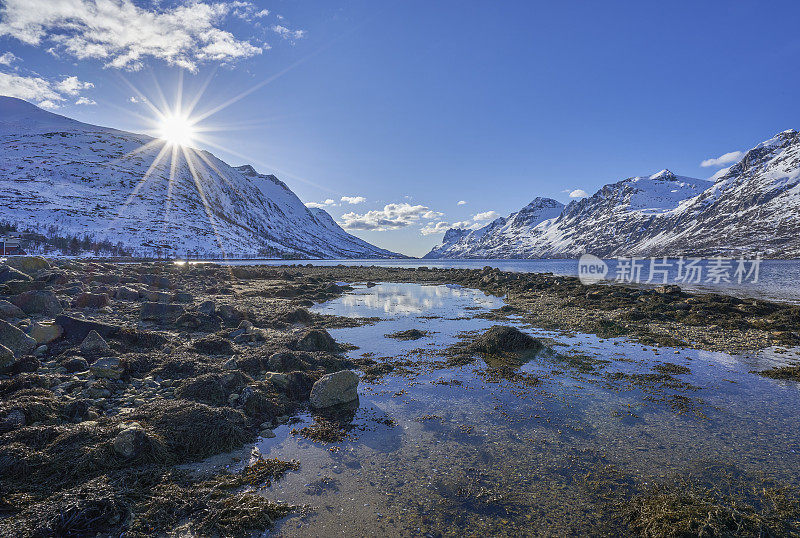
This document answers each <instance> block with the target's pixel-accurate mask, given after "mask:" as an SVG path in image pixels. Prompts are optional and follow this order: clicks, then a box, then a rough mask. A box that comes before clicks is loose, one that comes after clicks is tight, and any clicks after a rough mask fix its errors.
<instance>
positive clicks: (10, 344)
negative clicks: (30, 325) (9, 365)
mask: <svg viewBox="0 0 800 538" xmlns="http://www.w3.org/2000/svg"><path fill="white" fill-rule="evenodd" d="M0 344H2V345H3V346H5V347H7V348H8V349H10V350H11V352H12V353H13V354H14V356H15V357H20V356H22V355H27V354H28V353H31V352H32V351H33V350H34V349H36V340H34V339H33V338H31V337H30V336H28V335H27V334H25V333H24V332H22V331H21V330H20V329H18V328H17V327H14V326H13V325H11V324H10V323H7V322H5V321H2V320H0Z"/></svg>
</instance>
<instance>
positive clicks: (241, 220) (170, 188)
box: [0, 97, 397, 258]
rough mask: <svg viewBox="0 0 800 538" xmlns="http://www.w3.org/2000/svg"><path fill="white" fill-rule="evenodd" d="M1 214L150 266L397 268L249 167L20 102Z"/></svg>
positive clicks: (3, 178) (4, 115)
mask: <svg viewBox="0 0 800 538" xmlns="http://www.w3.org/2000/svg"><path fill="white" fill-rule="evenodd" d="M162 150H164V152H163V155H162V158H161V159H159V158H158V156H159V154H160V153H161V152H162ZM193 172H194V174H193ZM171 176H172V180H170V177H171ZM0 207H2V208H3V209H2V212H1V213H0V221H2V222H3V223H8V224H13V225H16V227H17V228H18V229H21V230H22V229H27V230H35V231H37V232H39V233H41V234H43V235H48V234H50V235H59V236H61V237H64V236H67V237H69V236H72V237H87V236H88V237H92V238H93V240H96V241H101V240H102V241H106V242H109V243H111V244H117V243H119V244H121V245H122V246H124V247H125V248H126V249H127V250H128V251H129V252H130V253H132V254H134V255H142V256H151V255H153V254H155V253H157V252H161V253H169V254H172V255H176V256H185V255H192V256H199V257H219V256H223V255H225V256H228V257H233V258H238V257H251V256H277V257H280V256H289V257H315V258H372V257H381V258H385V257H394V256H397V255H396V254H394V253H392V252H389V251H387V250H384V249H381V248H378V247H375V246H373V245H371V244H369V243H367V242H365V241H362V240H361V239H358V238H357V237H354V236H352V235H350V234H348V233H347V232H345V231H344V230H343V229H342V228H340V227H339V226H338V225H337V224H336V223H335V222H334V221H333V219H331V217H330V215H328V214H327V213H325V212H324V211H322V210H311V209H309V208H307V207H305V205H303V203H302V202H301V201H300V199H299V198H298V197H297V196H296V195H295V194H294V193H293V192H292V191H291V190H290V189H289V188H288V187H287V186H286V184H284V183H283V182H281V181H280V180H278V179H277V178H276V177H275V176H272V175H264V174H259V173H257V172H256V171H255V170H254V169H253V168H252V167H251V166H242V167H238V168H233V167H231V166H229V165H227V164H226V163H224V162H223V161H221V160H219V159H217V158H216V157H215V156H214V155H212V154H211V153H209V152H206V151H201V150H189V151H187V152H186V153H184V152H183V151H182V150H181V148H179V147H170V146H167V147H165V142H163V141H160V140H157V139H153V138H151V137H148V136H145V135H140V134H134V133H128V132H124V131H119V130H116V129H110V128H106V127H98V126H94V125H89V124H86V123H81V122H78V121H75V120H72V119H70V118H66V117H64V116H60V115H57V114H53V113H50V112H46V111H44V110H42V109H40V108H38V107H36V106H34V105H31V104H29V103H27V102H25V101H22V100H20V99H15V98H11V97H0Z"/></svg>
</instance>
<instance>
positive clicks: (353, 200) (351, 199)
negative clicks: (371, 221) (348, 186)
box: [342, 196, 367, 205]
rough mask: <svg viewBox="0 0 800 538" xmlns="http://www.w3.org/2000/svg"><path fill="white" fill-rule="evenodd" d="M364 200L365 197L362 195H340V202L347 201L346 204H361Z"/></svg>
mask: <svg viewBox="0 0 800 538" xmlns="http://www.w3.org/2000/svg"><path fill="white" fill-rule="evenodd" d="M366 201H367V199H366V198H364V197H363V196H342V202H347V203H348V204H353V205H355V204H362V203H364V202H366Z"/></svg>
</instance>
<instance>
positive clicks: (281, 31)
mask: <svg viewBox="0 0 800 538" xmlns="http://www.w3.org/2000/svg"><path fill="white" fill-rule="evenodd" d="M272 31H273V32H275V33H276V34H278V35H279V36H281V37H282V38H284V39H302V38H303V37H305V35H306V32H305V30H290V29H289V28H287V27H285V26H283V25H282V24H276V25H275V26H273V27H272Z"/></svg>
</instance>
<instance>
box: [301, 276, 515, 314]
mask: <svg viewBox="0 0 800 538" xmlns="http://www.w3.org/2000/svg"><path fill="white" fill-rule="evenodd" d="M502 304H503V302H502V300H501V299H499V298H497V297H492V296H487V295H485V294H484V293H482V292H480V291H477V290H472V289H467V288H463V287H461V286H456V285H417V286H413V287H409V286H408V285H406V284H391V283H383V284H378V285H377V286H373V287H371V288H367V287H360V288H358V289H356V290H355V291H353V292H352V293H348V294H347V295H345V296H343V297H341V298H340V299H339V300H337V301H331V302H330V303H326V304H324V305H320V306H319V307H317V308H315V309H314V310H315V311H316V312H319V313H324V314H334V315H338V316H347V317H373V316H384V315H391V316H411V315H415V314H427V315H436V311H442V310H446V311H447V312H446V313H447V314H452V313H453V311H454V308H455V309H458V308H459V307H461V308H463V307H480V308H486V309H491V308H497V307H499V306H502Z"/></svg>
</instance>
